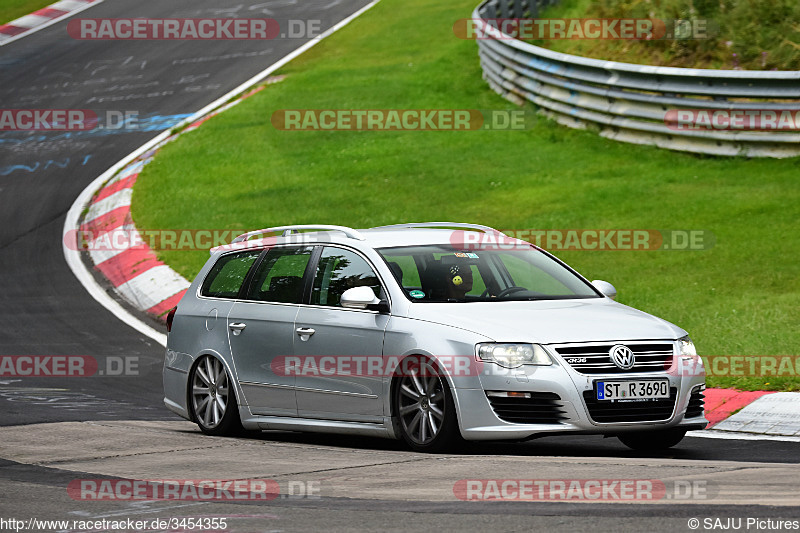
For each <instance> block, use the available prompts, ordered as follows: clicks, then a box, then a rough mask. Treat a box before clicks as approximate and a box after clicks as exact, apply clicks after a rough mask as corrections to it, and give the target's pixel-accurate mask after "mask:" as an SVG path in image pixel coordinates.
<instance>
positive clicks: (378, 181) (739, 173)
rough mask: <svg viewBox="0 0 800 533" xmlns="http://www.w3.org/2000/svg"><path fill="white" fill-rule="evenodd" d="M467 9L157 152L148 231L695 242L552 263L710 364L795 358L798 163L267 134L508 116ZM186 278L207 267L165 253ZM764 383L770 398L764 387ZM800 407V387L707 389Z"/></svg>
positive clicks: (366, 26)
mask: <svg viewBox="0 0 800 533" xmlns="http://www.w3.org/2000/svg"><path fill="white" fill-rule="evenodd" d="M474 3H475V0H458V1H454V0H402V1H401V0H383V1H382V2H381V3H379V4H378V5H377V6H376V7H375V8H373V9H372V10H371V11H369V12H367V13H366V14H365V15H363V16H362V17H361V18H359V19H357V20H356V21H355V22H353V23H352V24H351V25H350V26H348V27H346V28H345V29H344V30H342V31H341V32H339V33H337V34H335V35H333V36H332V37H331V38H329V39H326V40H325V41H323V42H322V43H321V44H320V45H318V46H317V47H315V48H313V49H312V50H311V51H309V52H308V53H306V54H304V55H303V56H301V57H300V58H298V59H297V60H295V61H293V62H292V63H290V64H289V65H287V66H286V67H285V68H284V69H282V73H284V74H287V75H288V76H287V78H286V80H285V81H283V82H281V83H277V84H273V85H270V86H268V87H267V88H266V89H264V90H263V91H262V92H261V93H259V94H258V95H256V96H253V97H251V98H249V99H248V100H245V101H244V102H243V103H241V104H239V105H238V106H236V107H234V108H233V109H231V110H229V111H227V112H225V113H223V114H221V115H219V116H217V117H215V118H213V119H211V120H210V121H209V122H207V123H206V124H205V125H203V126H202V127H201V128H199V129H198V130H196V131H193V132H189V133H187V134H185V135H183V136H182V137H181V138H180V139H179V140H178V141H176V142H174V143H171V144H169V145H167V146H166V147H165V148H164V149H163V150H162V152H161V153H160V154H159V155H158V157H156V159H155V160H154V161H153V162H152V163H150V164H149V165H147V167H146V168H145V169H144V171H143V172H142V174H141V176H140V178H139V180H138V181H137V184H136V188H135V190H134V196H133V215H134V219H135V221H136V223H137V225H138V227H140V228H150V229H153V228H175V229H179V228H262V227H268V226H270V225H284V224H302V223H325V224H344V225H349V226H353V227H369V226H375V225H380V224H391V223H399V222H413V221H427V220H454V221H459V222H474V223H480V224H488V225H491V226H493V227H496V228H503V229H523V228H525V229H530V228H537V229H547V228H633V229H702V230H707V231H711V232H713V233H714V235H715V236H716V245H715V246H714V247H713V248H711V249H710V250H705V251H691V252H690V251H684V252H678V251H648V252H643V251H572V252H557V255H558V256H559V257H561V258H562V259H564V260H565V261H567V262H568V263H570V264H571V265H572V266H574V267H575V268H577V269H578V270H579V271H580V272H581V273H583V274H584V275H586V276H587V277H588V278H589V279H597V278H599V279H605V280H608V281H610V282H612V283H614V284H615V285H616V287H617V289H618V290H619V301H621V302H623V303H625V304H628V305H632V306H634V307H637V308H639V309H642V310H644V311H647V312H650V313H653V314H655V315H658V316H660V317H663V318H665V319H667V320H669V321H671V322H674V323H676V324H678V325H680V326H681V327H683V328H684V329H686V330H687V331H689V332H690V333H691V334H692V337H693V338H694V340H695V342H696V344H697V346H698V349H699V350H700V351H701V353H706V354H750V355H761V354H793V353H797V346H798V345H800V327H799V326H800V324H799V323H798V322H800V321H799V320H798V316H800V313H798V309H797V308H798V302H800V287H798V279H800V263H799V262H798V257H800V239H799V238H798V235H797V233H796V231H797V228H798V224H797V220H798V215H799V214H800V185H798V170H800V161H799V160H797V159H791V160H747V159H742V158H735V159H733V158H732V159H722V158H711V157H698V156H694V155H687V154H681V153H675V152H669V151H666V150H659V149H656V148H651V147H643V146H635V145H630V144H624V143H616V142H613V141H609V140H606V139H603V138H600V137H598V136H596V135H594V134H593V133H590V132H585V131H579V130H572V129H568V128H564V127H561V126H559V125H557V124H554V123H553V122H551V121H549V120H546V119H544V118H539V119H537V120H535V121H534V122H535V124H534V125H533V127H532V128H531V129H530V130H527V131H515V132H507V131H506V132H503V131H471V132H456V131H453V132H435V131H431V132H345V131H325V132H322V131H314V132H310V131H298V132H287V131H279V130H276V129H274V128H273V127H272V126H271V124H270V117H271V116H272V113H273V112H274V111H276V110H279V109H325V108H333V109H350V108H354V109H383V108H392V109H407V108H422V109H435V108H447V109H509V108H510V107H511V106H510V104H508V103H507V102H505V101H504V100H502V99H500V98H499V97H498V96H497V95H496V94H495V93H493V92H492V91H491V90H490V89H489V88H488V87H487V86H486V84H485V82H483V80H482V79H481V71H480V66H479V64H478V60H477V53H476V46H475V43H474V42H472V41H465V40H460V39H457V38H455V37H454V36H453V34H452V25H453V21H455V20H457V19H459V18H464V17H465V16H468V14H469V13H470V12H471V9H472V8H474ZM160 256H161V258H162V259H163V260H165V261H166V262H168V263H169V264H170V265H172V266H173V267H174V268H176V269H177V270H178V271H179V272H181V273H182V274H183V275H184V276H186V277H188V278H190V279H191V278H192V277H193V276H194V275H195V273H196V272H197V271H198V270H199V269H200V267H201V266H202V265H203V263H204V262H205V260H206V259H207V257H208V254H207V253H206V252H203V251H196V252H188V251H169V252H162V253H161V254H160ZM767 382H769V385H764V384H765V383H767ZM710 384H711V385H713V386H731V387H733V386H736V387H740V388H743V389H761V388H764V387H766V388H768V389H772V390H800V379H799V378H796V377H789V378H780V379H776V378H774V377H770V378H738V379H718V378H714V379H713V380H710Z"/></svg>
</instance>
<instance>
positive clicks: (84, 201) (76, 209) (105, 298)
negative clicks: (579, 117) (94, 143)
mask: <svg viewBox="0 0 800 533" xmlns="http://www.w3.org/2000/svg"><path fill="white" fill-rule="evenodd" d="M100 1H102V0H99V1H98V2H96V3H93V4H88V6H87V8H88V7H91V6H93V5H96V4H98V3H100ZM379 1H380V0H374V1H373V2H370V3H369V4H367V5H366V6H364V7H362V8H361V9H359V10H358V11H356V12H355V13H353V14H352V15H350V16H349V17H347V18H345V19H344V20H342V21H341V22H339V23H337V24H335V25H334V26H332V27H331V28H329V29H328V30H327V31H325V32H324V33H322V34H321V35H319V36H318V37H315V38H314V39H312V40H310V41H308V42H307V43H305V44H304V45H303V46H301V47H300V48H298V49H296V50H294V51H293V52H290V53H289V54H287V55H285V56H284V57H283V58H281V59H279V60H278V61H277V62H275V63H273V64H272V65H270V66H269V67H267V68H266V69H264V70H262V71H261V72H259V73H258V74H256V75H255V76H253V77H252V78H250V79H249V80H247V81H246V82H244V83H242V84H241V85H239V86H238V87H236V88H235V89H233V90H232V91H230V92H228V93H227V94H225V95H224V96H222V97H220V98H218V99H216V100H215V101H213V102H211V103H210V104H208V105H207V106H205V107H204V108H202V109H201V110H200V111H198V112H196V113H195V114H194V115H192V116H191V117H187V118H186V119H184V120H183V121H182V122H181V123H180V124H178V125H177V126H175V127H181V126H183V125H186V124H191V123H192V122H194V121H196V120H198V119H200V118H202V117H203V116H204V115H206V114H207V113H209V112H210V111H213V110H214V109H216V108H217V107H219V106H220V105H222V104H224V103H225V102H227V101H228V100H230V99H231V98H233V97H234V96H236V95H237V94H239V93H241V92H243V91H244V90H245V89H248V88H249V87H250V86H251V85H255V84H256V83H258V82H260V81H261V80H263V79H264V78H266V77H267V76H269V75H270V74H272V73H273V72H275V71H276V70H278V69H279V68H281V67H282V66H284V65H285V64H286V63H288V62H289V61H291V60H292V59H294V58H296V57H297V56H299V55H300V54H302V53H303V52H305V51H306V50H308V49H309V48H311V47H313V46H314V45H316V44H317V43H319V42H320V41H322V39H324V38H326V37H328V36H329V35H331V34H333V33H335V32H336V31H338V30H340V29H341V28H343V27H345V26H347V25H348V24H349V23H350V22H352V21H353V20H355V19H356V18H358V17H359V16H361V15H362V14H363V13H365V12H366V11H368V10H369V9H371V8H372V7H373V6H375V5H376V4H377V3H378V2H379ZM74 13H77V11H75V12H73V13H70V14H68V15H65V17H66V16H69V15H72V14H74ZM61 18H64V17H61ZM61 18H59V19H54V20H53V22H51V23H50V24H52V23H55V22H57V21H58V20H60V19H61ZM47 25H48V26H49V24H47ZM42 27H44V26H42ZM42 27H40V28H37V29H36V30H33V31H37V30H38V29H41V28H42ZM22 35H29V34H28V33H25V34H22ZM8 42H10V41H5V42H4V43H2V44H6V43H8ZM171 129H172V128H171ZM171 129H170V130H171ZM170 130H166V131H163V132H161V133H160V134H159V135H157V136H156V137H154V138H153V139H151V140H150V141H149V142H147V143H145V144H143V145H142V146H140V147H139V148H137V149H136V150H134V151H133V152H131V153H130V154H128V155H127V156H125V157H123V158H122V159H120V160H119V161H118V162H117V163H116V164H115V165H114V166H112V167H111V168H109V169H108V170H106V171H105V172H103V173H102V174H101V175H100V176H98V177H97V178H96V179H95V180H94V181H92V183H90V184H89V186H88V187H86V188H85V189H84V190H83V191H82V192H81V194H80V195H79V196H78V198H76V199H75V202H74V203H73V204H72V207H70V209H69V212H67V218H66V220H65V221H64V229H63V232H62V233H63V235H62V239H61V247H62V249H63V251H64V259H66V261H67V265H69V268H70V270H72V273H73V274H74V275H75V277H76V278H78V281H79V282H80V283H81V285H83V287H84V288H85V289H86V291H87V292H88V293H89V294H90V295H91V296H92V297H93V298H94V299H95V300H97V302H99V303H100V305H102V306H103V307H105V308H106V309H107V310H109V311H110V312H111V314H113V315H114V316H116V317H117V318H119V319H120V320H122V321H123V322H125V323H126V324H128V325H129V326H130V327H132V328H133V329H135V330H136V331H138V332H140V333H143V334H144V335H147V336H148V337H150V338H151V339H153V340H155V341H156V342H158V343H159V344H161V345H162V346H166V345H167V336H166V335H165V334H163V333H161V332H160V331H157V330H155V329H154V328H152V327H151V326H149V325H148V324H145V323H144V322H143V321H142V320H140V319H139V318H137V317H135V316H134V315H133V314H131V313H130V312H129V311H128V310H127V309H125V308H124V307H123V306H122V305H120V303H119V302H117V301H116V300H114V299H113V298H111V296H109V295H108V294H107V293H106V291H105V290H104V289H103V287H101V286H100V284H99V283H97V281H96V280H95V279H94V277H93V276H92V273H91V272H90V271H89V270H88V269H87V268H86V265H84V264H83V261H82V260H81V256H80V254H81V252H80V251H79V250H74V249H73V248H76V246H67V244H66V240H65V238H64V237H66V235H67V232H69V231H73V230H77V229H79V222H80V215H81V211H82V210H83V208H84V206H86V205H88V203H89V201H90V200H91V199H92V196H93V195H94V193H95V191H96V190H97V189H99V188H100V186H101V185H103V183H105V182H106V181H108V180H109V179H110V178H111V177H113V176H114V174H115V173H116V172H117V171H119V170H120V169H122V168H124V167H125V166H126V165H127V164H128V163H130V162H131V161H133V160H134V159H136V158H137V157H139V156H140V155H142V154H143V153H145V152H147V151H148V150H151V149H152V148H153V147H155V146H157V145H158V144H159V143H161V142H163V141H164V140H166V139H167V138H169V136H170Z"/></svg>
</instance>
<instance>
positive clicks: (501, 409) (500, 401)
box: [487, 392, 569, 424]
mask: <svg viewBox="0 0 800 533" xmlns="http://www.w3.org/2000/svg"><path fill="white" fill-rule="evenodd" d="M528 394H530V395H531V397H530V398H514V397H511V398H507V397H497V396H491V395H489V394H487V397H488V398H489V403H490V404H491V406H492V410H494V412H495V414H496V415H497V417H498V418H499V419H500V420H504V421H506V422H513V423H515V424H560V423H561V422H562V421H563V420H566V419H567V418H569V417H568V416H567V412H566V411H565V410H563V406H562V405H561V403H560V400H561V397H560V396H559V395H558V394H556V393H554V392H530V393H528Z"/></svg>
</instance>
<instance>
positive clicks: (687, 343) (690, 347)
mask: <svg viewBox="0 0 800 533" xmlns="http://www.w3.org/2000/svg"><path fill="white" fill-rule="evenodd" d="M678 355H685V356H688V357H697V349H696V348H695V347H694V343H693V342H692V339H690V338H689V336H688V335H687V336H685V337H683V338H681V339H678Z"/></svg>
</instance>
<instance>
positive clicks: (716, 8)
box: [531, 0, 800, 70]
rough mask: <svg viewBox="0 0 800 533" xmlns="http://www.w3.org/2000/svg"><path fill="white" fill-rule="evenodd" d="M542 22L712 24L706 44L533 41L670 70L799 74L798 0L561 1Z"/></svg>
mask: <svg viewBox="0 0 800 533" xmlns="http://www.w3.org/2000/svg"><path fill="white" fill-rule="evenodd" d="M540 16H541V17H542V18H600V19H603V18H623V19H631V18H638V19H645V18H654V19H660V20H663V21H665V22H667V21H673V20H676V19H682V20H686V19H689V20H707V21H710V22H709V24H708V26H709V28H710V31H708V32H707V34H708V37H707V38H701V39H658V40H653V41H644V40H642V41H634V40H601V39H583V40H577V39H572V40H567V39H556V40H547V41H531V42H533V43H534V44H537V45H539V46H544V47H546V48H550V49H553V50H557V51H559V52H565V53H568V54H576V55H582V56H588V57H594V58H597V59H610V60H614V61H623V62H627V63H642V64H648V65H664V66H671V67H690V68H717V69H735V68H741V69H745V70H773V69H777V70H798V69H800V23H798V20H800V2H797V1H796V0H747V1H736V0H601V1H597V0H562V1H561V3H560V4H559V5H558V6H554V7H551V8H549V9H547V10H546V11H545V12H543V13H542V14H541V15H540Z"/></svg>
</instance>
